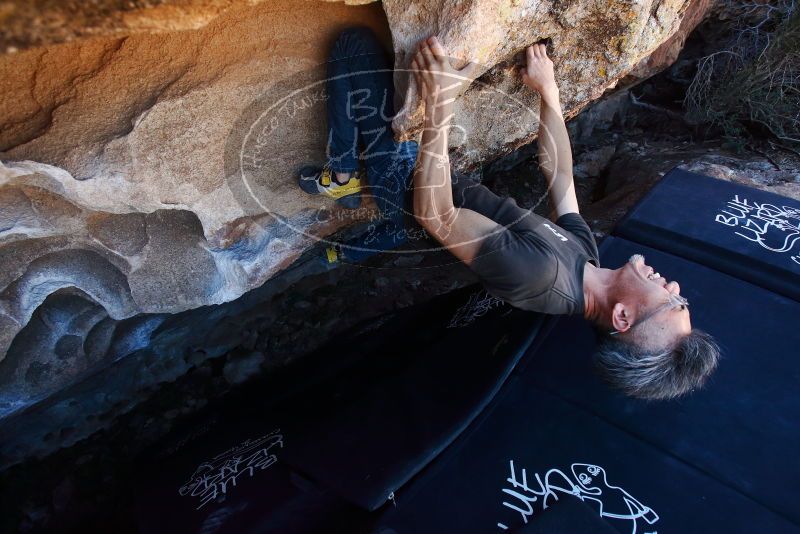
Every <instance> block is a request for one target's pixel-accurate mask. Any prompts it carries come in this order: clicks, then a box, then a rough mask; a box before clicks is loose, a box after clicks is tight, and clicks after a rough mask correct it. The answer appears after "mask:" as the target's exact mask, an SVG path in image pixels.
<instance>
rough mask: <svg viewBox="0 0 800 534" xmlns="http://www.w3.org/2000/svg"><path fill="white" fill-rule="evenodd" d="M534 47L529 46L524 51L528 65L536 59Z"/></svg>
mask: <svg viewBox="0 0 800 534" xmlns="http://www.w3.org/2000/svg"><path fill="white" fill-rule="evenodd" d="M535 46H536V45H531V46H529V47H528V48H527V49H526V50H525V56H526V59H527V61H528V63H532V62H533V60H534V59H536V49H535Z"/></svg>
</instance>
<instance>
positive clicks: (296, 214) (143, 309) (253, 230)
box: [0, 0, 706, 412]
mask: <svg viewBox="0 0 800 534" xmlns="http://www.w3.org/2000/svg"><path fill="white" fill-rule="evenodd" d="M348 3H351V4H353V3H361V2H348ZM692 6H700V7H695V8H693V11H692V13H693V17H694V18H693V19H692V20H695V19H697V20H699V18H698V17H701V16H702V12H703V11H704V10H705V9H706V7H705V6H706V4H705V3H703V2H702V1H701V0H613V1H611V2H608V1H605V0H604V1H600V0H568V1H562V0H545V1H536V2H534V1H533V0H500V1H489V0H467V1H455V0H434V1H432V2H420V1H406V0H404V1H400V0H384V2H383V3H382V4H378V3H373V4H370V5H366V6H348V5H345V3H341V2H339V3H327V2H320V1H303V2H301V1H290V0H272V1H269V2H259V1H257V0H160V1H150V2H138V1H137V2H121V1H119V0H104V1H102V2H92V3H81V2H69V3H53V2H49V1H45V0H36V1H34V2H23V1H12V2H4V3H2V4H0V20H3V21H4V27H3V30H2V34H0V35H2V40H1V41H0V46H2V50H0V51H4V52H5V53H4V54H2V55H0V91H1V92H0V159H2V160H3V161H4V162H5V163H4V164H2V165H1V166H0V256H2V265H3V269H2V270H1V272H0V393H2V395H0V396H1V397H2V399H6V400H8V399H19V398H21V397H20V396H21V395H22V396H26V398H28V399H36V398H39V397H40V396H42V395H46V394H47V392H48V391H52V390H54V389H58V388H60V387H62V386H63V385H64V384H66V383H68V382H70V381H72V380H75V379H77V378H79V376H80V374H81V372H85V371H88V370H89V369H90V368H92V366H93V365H98V364H99V363H98V362H100V363H102V362H104V361H105V363H108V361H107V359H108V358H119V357H122V356H124V355H125V354H126V351H131V350H135V349H136V348H138V347H142V346H144V345H146V344H147V343H148V340H149V335H150V333H151V332H153V331H154V329H155V328H157V327H158V325H159V324H160V322H161V321H162V320H163V317H164V316H166V314H174V313H177V312H181V311H183V310H188V309H192V308H197V307H200V306H203V305H207V304H219V303H223V302H229V301H232V300H234V299H237V298H238V297H240V296H242V295H243V294H244V293H246V292H248V291H249V290H252V289H253V288H256V287H258V286H260V285H261V284H263V283H264V282H265V281H266V280H268V279H270V278H271V277H273V276H274V275H275V274H276V273H279V272H281V270H282V269H285V268H286V266H288V265H289V264H291V263H292V262H293V261H294V260H295V259H296V258H297V257H298V256H299V255H300V254H301V253H302V252H303V251H304V250H306V249H308V248H309V247H310V246H311V245H313V244H314V243H316V242H317V241H318V240H320V239H323V238H325V237H326V236H328V235H330V234H332V233H334V232H336V231H338V230H340V229H342V228H345V227H349V226H352V225H353V224H354V223H356V222H359V221H362V220H363V219H364V218H365V217H366V216H368V213H366V212H365V213H361V212H356V213H348V214H343V212H341V211H339V210H337V209H336V208H334V206H333V205H332V204H331V203H330V202H327V201H325V200H324V199H318V198H316V197H309V196H306V195H304V194H302V193H300V192H299V191H298V189H297V188H296V186H295V183H294V182H295V178H294V175H295V173H296V171H297V169H298V168H299V167H301V166H302V165H304V164H308V163H321V162H322V160H323V159H324V143H325V139H326V135H325V131H324V126H325V124H324V119H323V117H324V100H325V94H324V83H323V82H324V73H325V69H324V60H325V57H326V54H327V51H328V49H329V47H330V45H331V42H332V40H333V39H334V38H335V36H336V35H337V33H338V32H339V31H341V30H342V29H344V28H346V27H348V26H354V25H360V26H368V27H371V28H372V29H373V30H375V32H376V33H377V34H378V35H379V36H380V37H381V38H382V39H383V40H384V42H385V44H386V45H387V48H389V47H391V46H393V48H394V52H395V58H396V59H395V61H396V67H397V68H398V69H399V71H398V73H397V75H396V77H395V84H396V87H397V89H398V91H397V93H398V95H399V97H400V100H402V102H400V103H401V104H402V110H401V113H400V114H399V115H398V117H397V118H396V120H395V122H394V127H395V131H396V133H397V135H398V137H403V138H409V137H414V136H415V135H417V133H418V130H419V122H420V118H421V112H422V110H421V108H420V106H419V102H418V98H417V95H416V94H415V92H414V87H413V84H409V83H408V77H407V75H406V74H407V73H404V72H403V69H405V68H406V67H407V65H408V62H409V58H410V55H411V53H412V51H413V49H414V47H415V46H416V44H417V42H418V41H419V39H421V38H423V37H426V36H428V35H430V34H434V33H435V34H437V35H438V36H439V37H440V38H441V40H442V41H443V42H444V44H445V45H446V46H447V47H448V48H449V50H450V51H451V53H452V55H453V56H454V57H455V58H456V59H457V61H463V60H466V59H473V60H476V61H478V62H479V63H480V64H481V65H482V71H481V73H480V74H481V76H480V78H478V79H477V80H476V82H475V83H474V84H473V86H472V87H471V88H470V89H469V90H468V91H467V92H466V94H465V95H464V96H463V97H462V98H461V100H460V101H459V103H458V107H457V117H456V123H457V128H456V131H457V132H458V133H457V134H456V135H453V136H452V139H451V144H452V146H451V148H452V154H453V158H454V162H455V165H456V167H462V168H466V167H474V166H476V165H478V164H479V163H481V162H484V161H488V160H490V159H492V158H496V157H498V156H500V155H503V154H505V153H507V152H509V151H511V150H513V149H515V148H517V147H519V146H521V145H523V144H525V143H528V142H529V141H531V140H532V139H533V138H534V136H535V132H536V129H537V122H536V116H537V106H538V100H537V97H536V95H533V94H531V92H530V91H529V90H527V89H526V88H525V87H523V86H522V85H521V83H520V80H519V78H518V75H517V74H516V72H515V66H516V65H517V64H518V63H519V62H520V60H521V57H520V54H521V52H522V51H523V50H524V48H525V47H526V46H528V45H530V44H532V43H534V42H537V41H540V40H541V39H549V40H550V42H551V46H552V52H553V58H554V61H555V65H556V70H557V74H558V79H559V84H560V88H561V94H562V97H563V102H564V106H565V112H566V115H567V116H568V117H571V116H574V115H575V114H576V113H578V112H579V111H580V109H581V108H583V107H584V106H585V105H587V104H588V103H589V102H591V101H592V100H594V99H597V98H598V97H599V96H600V95H602V94H603V93H604V92H605V91H606V90H608V89H610V88H612V87H614V86H615V85H616V84H617V83H618V81H619V80H620V79H622V78H623V77H624V76H626V75H628V74H629V73H631V72H632V70H633V69H634V68H636V69H637V70H636V75H637V76H646V75H648V74H650V73H652V72H654V71H656V70H658V69H660V68H662V67H664V66H665V64H664V63H663V62H662V61H661V60H657V61H651V62H649V63H647V62H645V63H643V61H646V58H647V57H648V54H650V53H651V52H652V51H654V50H656V49H657V48H658V47H659V46H660V45H661V44H662V43H664V42H665V41H667V40H668V39H670V37H671V36H673V35H675V34H676V33H677V32H679V30H680V31H685V30H686V28H685V25H684V27H683V29H681V20H682V17H683V15H684V13H685V12H686V10H687V9H689V8H690V7H692ZM387 21H388V22H387ZM665 57H666V56H665ZM671 57H672V56H669V57H666V59H664V60H663V61H668V60H671ZM367 207H368V208H369V207H370V205H369V204H367ZM40 308H41V310H40V311H39V312H37V310H39V309H40ZM36 313H41V314H46V315H47V316H50V317H56V318H59V319H58V320H57V321H56V322H55V323H53V324H50V323H47V322H46V321H45V322H44V323H42V324H40V323H38V322H37V324H36V325H35V326H31V327H30V328H28V327H26V325H28V324H29V323H30V321H31V318H32V317H34V315H35V314H36ZM70 315H75V316H76V317H77V318H78V319H76V320H74V321H72V320H70V321H68V320H67V319H66V317H67V316H70ZM137 318H140V319H137ZM60 321H66V322H65V323H63V324H62V323H61V322H60ZM131 321H132V322H131ZM43 324H44V326H43ZM37 343H39V344H41V346H42V347H47V349H46V350H41V351H37V350H35V349H36V346H37V345H36V344H37ZM6 353H8V357H7V358H6V359H5V360H3V356H4V355H6ZM112 353H113V356H109V355H110V354H112ZM43 355H46V357H45V356H43ZM104 355H106V356H104ZM104 357H105V358H106V360H104ZM59 358H60V360H58V361H56V359H59ZM78 360H79V361H80V363H75V362H76V361H78ZM64 362H69V363H70V364H69V365H67V364H65V363H64ZM9 402H10V401H9ZM3 408H4V409H3V411H4V412H5V411H6V410H9V411H13V409H14V405H13V403H12V404H6V405H4V406H3Z"/></svg>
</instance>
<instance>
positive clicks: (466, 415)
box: [283, 289, 552, 510]
mask: <svg viewBox="0 0 800 534" xmlns="http://www.w3.org/2000/svg"><path fill="white" fill-rule="evenodd" d="M487 306H488V307H489V309H488V310H486V313H485V315H483V316H481V317H480V318H479V319H477V320H474V321H470V320H469V319H470V314H474V313H476V312H478V313H480V312H482V311H483V310H485V309H486V308H487ZM470 309H472V310H474V311H472V312H469V311H468V310H470ZM459 321H460V323H459ZM550 321H552V318H547V317H546V316H543V315H539V314H535V313H531V312H525V311H522V310H518V309H514V308H511V307H510V306H508V305H506V304H502V303H500V301H498V300H497V299H494V298H491V297H489V296H488V295H487V294H486V292H485V291H484V290H482V289H472V290H471V291H470V292H459V294H458V296H457V297H456V298H455V299H454V298H453V296H449V297H447V298H444V299H440V302H437V303H436V305H435V306H428V307H426V308H425V309H424V310H420V311H418V312H416V313H415V314H414V321H413V324H409V325H404V326H403V329H402V330H400V331H397V332H396V335H394V336H387V335H385V334H383V333H381V334H379V337H380V339H382V340H383V343H382V344H381V345H380V346H379V347H377V348H375V349H373V350H372V352H371V354H370V355H369V357H368V358H366V360H367V361H364V362H362V365H360V366H359V367H358V368H352V369H349V370H347V371H346V372H345V373H342V374H341V375H340V376H339V377H337V378H336V379H335V380H331V381H329V382H327V384H326V385H325V386H324V387H321V388H320V389H319V390H318V391H317V392H315V394H314V397H313V398H314V399H315V400H313V401H311V402H313V409H312V410H308V411H306V412H305V413H304V415H303V417H299V418H298V417H292V418H287V419H286V422H285V423H283V427H284V428H285V429H286V432H287V435H290V436H291V441H292V445H291V447H287V449H286V451H285V452H284V461H286V462H287V463H288V464H289V465H292V466H293V467H295V468H296V469H297V470H298V471H299V472H302V473H303V474H305V475H306V476H308V477H309V478H311V479H313V480H315V481H317V482H318V483H320V484H321V485H322V486H324V487H325V488H330V489H332V490H333V491H334V492H335V493H336V494H338V495H340V496H342V497H344V498H346V499H347V500H349V501H351V502H353V503H356V504H358V505H359V506H362V507H364V508H366V509H369V510H374V509H376V508H377V507H379V506H381V505H383V504H384V503H385V502H386V501H387V499H391V495H392V493H393V492H394V491H396V490H397V489H398V488H400V487H401V486H402V485H403V484H405V483H406V482H407V481H408V480H409V479H410V478H411V477H412V476H414V475H415V474H416V473H418V472H419V471H420V470H421V469H422V468H423V467H424V466H425V465H427V464H428V463H429V462H430V461H431V460H432V459H433V458H435V457H436V456H437V455H438V454H439V453H440V452H441V451H442V450H444V448H445V447H447V446H448V445H449V444H450V443H451V442H452V440H453V439H455V438H456V437H457V436H458V434H459V433H461V432H462V431H463V430H464V429H465V428H466V427H467V426H468V425H469V423H470V422H471V421H472V420H473V419H474V418H475V417H476V416H477V415H478V414H479V413H480V412H481V411H482V410H483V408H484V407H485V406H486V405H487V403H488V402H489V401H490V400H491V399H492V397H494V395H495V394H496V393H497V391H499V389H500V387H501V385H502V384H503V382H504V381H505V379H506V378H507V377H508V375H509V373H510V372H511V371H512V369H513V368H514V366H515V365H516V363H517V361H518V360H519V358H520V357H521V356H522V355H523V354H524V352H525V350H526V349H527V348H528V347H529V345H530V344H531V343H532V342H533V341H534V339H535V338H536V337H537V335H539V334H540V333H542V332H541V329H542V326H543V325H545V323H547V322H550ZM456 323H459V324H462V326H456ZM448 326H450V327H448ZM329 350H330V353H331V357H339V354H340V353H341V352H344V351H345V350H346V349H345V347H338V348H337V347H331V348H329ZM334 355H335V356H334ZM308 403H309V401H307V400H306V401H304V404H308Z"/></svg>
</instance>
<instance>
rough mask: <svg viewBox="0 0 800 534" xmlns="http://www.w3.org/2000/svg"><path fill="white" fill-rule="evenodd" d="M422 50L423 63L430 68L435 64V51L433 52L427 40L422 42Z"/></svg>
mask: <svg viewBox="0 0 800 534" xmlns="http://www.w3.org/2000/svg"><path fill="white" fill-rule="evenodd" d="M420 52H421V58H422V65H423V66H424V67H425V68H429V67H430V66H431V65H432V64H433V52H431V49H430V47H429V46H428V42H427V41H422V43H421V44H420Z"/></svg>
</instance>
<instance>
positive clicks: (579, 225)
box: [556, 212, 600, 267]
mask: <svg viewBox="0 0 800 534" xmlns="http://www.w3.org/2000/svg"><path fill="white" fill-rule="evenodd" d="M556 224H557V225H558V226H560V227H561V228H563V229H564V230H566V231H567V232H570V233H571V234H572V235H574V236H575V237H577V238H578V240H579V241H580V243H581V245H582V246H583V248H584V250H586V253H587V254H588V255H589V257H590V258H591V260H592V263H594V264H595V267H599V266H600V254H599V253H598V251H597V242H596V241H595V240H594V235H592V230H591V229H590V228H589V225H588V224H586V221H585V220H583V217H581V216H580V214H579V213H574V212H573V213H565V214H564V215H562V216H561V217H559V218H558V220H557V221H556Z"/></svg>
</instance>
